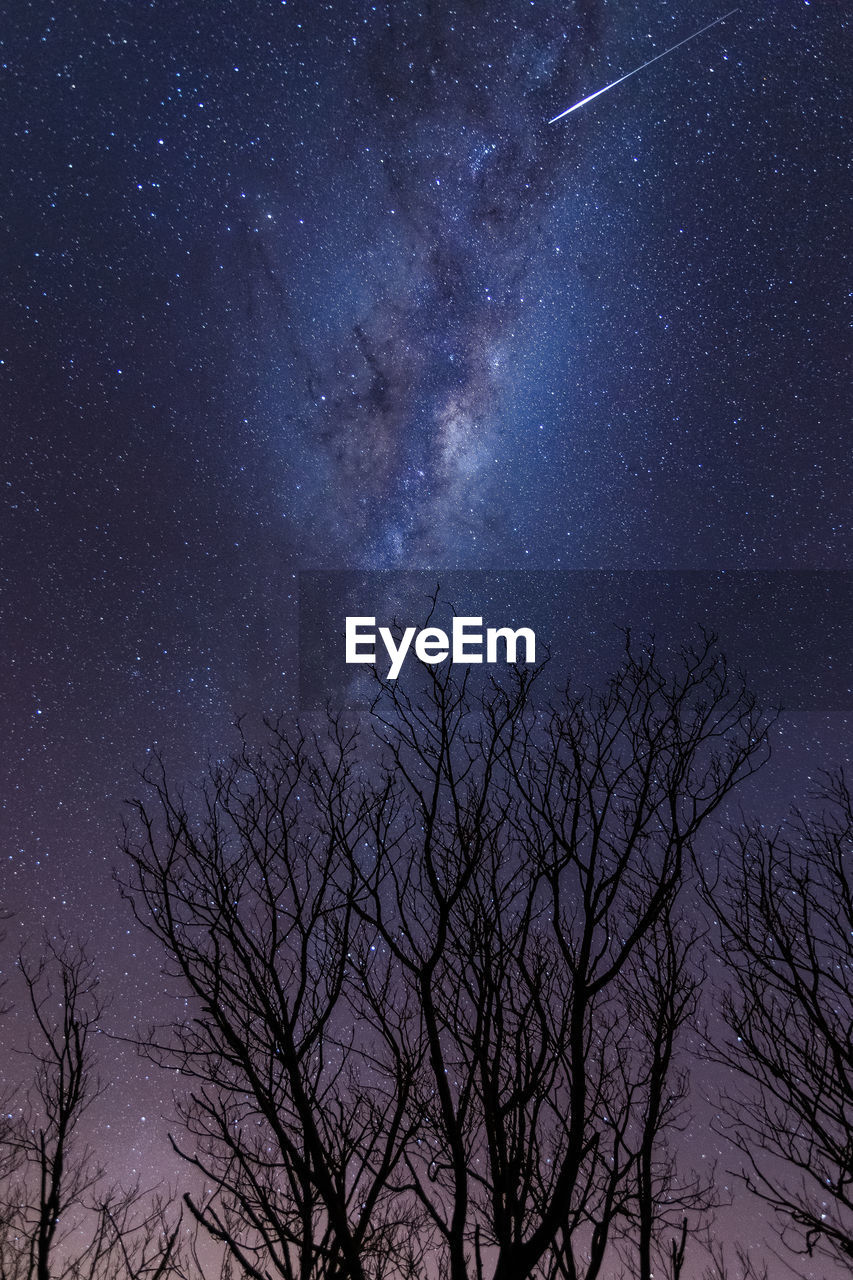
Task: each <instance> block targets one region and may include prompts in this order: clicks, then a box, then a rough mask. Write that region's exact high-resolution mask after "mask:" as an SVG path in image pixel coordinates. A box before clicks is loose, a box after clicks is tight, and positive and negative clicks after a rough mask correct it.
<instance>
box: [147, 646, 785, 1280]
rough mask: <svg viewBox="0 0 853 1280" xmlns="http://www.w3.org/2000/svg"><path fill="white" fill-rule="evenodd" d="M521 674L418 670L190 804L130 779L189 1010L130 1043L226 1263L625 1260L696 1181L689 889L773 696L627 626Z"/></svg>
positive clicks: (156, 901)
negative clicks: (555, 689)
mask: <svg viewBox="0 0 853 1280" xmlns="http://www.w3.org/2000/svg"><path fill="white" fill-rule="evenodd" d="M533 683H534V681H533V677H532V676H531V675H530V674H529V673H527V672H524V671H521V672H519V673H517V675H516V677H515V679H514V681H511V682H510V683H509V684H508V685H506V686H505V687H501V686H499V685H497V684H494V683H485V684H483V685H480V686H478V687H477V688H476V689H475V688H474V686H473V685H472V683H471V682H470V681H468V680H465V679H463V680H461V681H459V680H457V679H455V678H454V674H453V671H452V669H451V668H450V667H448V668H446V669H445V670H444V671H441V670H438V669H436V668H430V669H429V670H427V671H425V672H423V673H422V682H421V684H420V685H419V686H418V687H417V688H416V689H411V690H406V689H404V688H403V687H402V686H401V685H400V684H399V683H398V684H393V685H386V686H384V687H382V688H381V689H380V691H379V695H378V697H377V701H376V703H375V704H374V706H373V709H372V712H371V715H370V717H369V720H368V724H367V726H366V728H365V729H364V730H362V731H361V733H360V734H359V733H357V732H356V731H355V730H354V729H348V728H347V727H345V725H344V724H343V722H342V721H339V720H338V721H336V720H334V719H333V720H332V721H331V724H330V726H329V730H328V733H327V734H325V735H324V736H319V737H314V738H311V739H308V738H306V737H305V736H300V735H299V734H296V735H293V734H289V733H288V732H286V731H285V729H284V728H283V727H282V725H280V724H279V725H271V726H269V729H270V735H269V741H268V743H267V745H266V746H265V748H264V749H263V750H262V751H253V750H251V749H250V748H249V747H248V746H247V745H244V747H243V749H242V751H241V752H240V753H239V754H238V756H237V757H236V758H235V759H234V760H233V761H231V762H230V763H229V764H227V765H225V766H223V767H219V768H216V769H214V770H213V771H212V774H211V777H210V778H209V780H208V783H207V785H206V787H205V788H204V790H203V792H202V793H201V795H200V796H197V797H195V798H193V797H190V798H189V799H188V798H187V797H186V796H184V795H182V794H181V793H180V792H178V791H176V789H175V788H174V787H172V786H171V784H170V783H169V781H168V778H167V776H166V773H165V770H164V769H163V767H162V765H160V764H158V765H157V766H156V767H155V768H154V769H153V770H152V771H150V772H149V774H148V782H149V785H150V788H151V793H150V796H149V798H148V799H147V800H141V801H139V802H137V804H136V805H135V812H136V821H135V823H134V825H133V827H132V829H131V830H130V831H129V832H128V837H127V841H126V848H127V853H128V855H129V857H130V859H131V867H132V871H131V874H130V875H129V877H128V880H127V882H126V885H125V892H126V893H127V894H128V895H129V896H130V898H131V901H132V902H133V905H134V909H135V911H136V913H137V916H138V918H139V919H140V921H141V922H142V924H143V925H144V926H145V927H146V928H147V929H148V930H149V931H150V932H151V933H152V934H154V936H155V937H157V938H158V939H159V940H160V942H161V943H162V944H163V945H164V947H165V950H166V953H167V955H168V957H169V972H171V973H172V974H174V975H175V976H176V978H178V980H179V982H180V984H181V985H182V987H183V989H184V990H185V991H187V992H188V995H189V999H190V1004H189V1006H188V1014H187V1017H186V1018H185V1019H183V1020H182V1021H179V1022H178V1023H176V1024H175V1025H174V1026H172V1027H170V1028H162V1029H160V1030H159V1031H153V1032H152V1034H151V1035H150V1036H149V1037H146V1042H147V1048H148V1052H149V1053H151V1054H152V1055H153V1056H154V1057H155V1059H156V1060H158V1061H159V1062H161V1063H162V1064H163V1065H166V1066H169V1067H171V1068H174V1067H178V1068H179V1069H180V1071H181V1073H182V1076H183V1078H184V1079H185V1080H186V1081H187V1083H188V1085H189V1088H188V1091H187V1093H186V1094H185V1095H184V1096H183V1098H182V1100H181V1104H180V1106H181V1118H182V1120H183V1123H184V1127H185V1130H186V1134H187V1137H186V1138H185V1139H184V1140H183V1141H180V1140H176V1146H177V1147H178V1149H179V1150H180V1151H181V1152H182V1154H184V1155H185V1157H186V1158H187V1159H188V1160H189V1161H190V1162H191V1163H193V1164H194V1165H196V1166H197V1167H198V1168H199V1169H200V1170H202V1171H203V1173H204V1174H205V1177H206V1180H207V1182H208V1185H209V1186H210V1187H211V1188H212V1190H211V1192H210V1194H209V1195H208V1196H207V1197H206V1198H205V1199H204V1200H202V1201H198V1200H196V1199H195V1198H192V1197H188V1200H187V1202H188V1204H189V1206H190V1208H191V1210H192V1212H193V1213H194V1215H195V1216H196V1217H197V1219H198V1221H199V1222H200V1223H202V1224H203V1225H204V1227H205V1228H206V1229H207V1230H208V1232H210V1234H211V1235H213V1236H214V1237H215V1238H216V1239H218V1240H220V1241H222V1242H223V1243H224V1244H225V1245H226V1246H227V1248H228V1249H229V1250H230V1251H231V1254H232V1256H233V1257H234V1258H235V1259H236V1260H237V1261H238V1263H239V1265H240V1266H241V1267H242V1268H243V1269H244V1271H245V1273H246V1274H247V1275H250V1276H254V1277H258V1278H259V1280H260V1278H261V1277H264V1278H265V1277H267V1276H272V1275H277V1276H281V1277H284V1278H285V1280H296V1278H297V1277H299V1280H309V1278H310V1280H314V1278H317V1280H319V1278H320V1277H323V1278H326V1277H329V1278H335V1280H337V1277H341V1278H343V1277H346V1278H348V1280H363V1278H365V1277H371V1278H372V1277H376V1278H377V1280H378V1278H379V1277H385V1276H387V1277H391V1276H392V1275H393V1276H394V1277H397V1276H407V1275H411V1276H415V1275H423V1274H424V1269H425V1267H426V1266H427V1265H428V1264H429V1265H431V1266H432V1267H433V1268H434V1269H435V1270H436V1273H437V1274H438V1275H441V1276H446V1277H448V1280H471V1278H472V1277H476V1278H477V1280H480V1278H481V1277H484V1276H486V1275H489V1276H490V1277H492V1280H510V1278H511V1280H523V1278H524V1277H527V1276H541V1277H554V1278H556V1277H559V1276H566V1277H579V1276H584V1277H586V1280H593V1278H594V1277H595V1276H597V1275H598V1274H599V1273H600V1271H601V1268H602V1266H603V1264H604V1260H605V1257H606V1255H607V1251H608V1249H609V1248H611V1247H616V1246H620V1245H622V1246H626V1247H627V1244H626V1242H627V1241H628V1240H629V1238H634V1239H636V1238H639V1239H640V1241H641V1244H640V1251H639V1256H640V1262H639V1267H640V1274H641V1275H643V1276H646V1275H647V1274H650V1268H651V1265H652V1258H653V1256H654V1252H655V1250H656V1249H658V1248H669V1245H668V1243H667V1241H668V1239H669V1235H670V1234H671V1231H670V1228H672V1226H673V1224H675V1226H676V1229H680V1223H681V1217H682V1214H683V1212H684V1211H685V1210H687V1209H694V1208H697V1207H700V1206H701V1204H702V1203H703V1202H704V1188H701V1187H699V1185H698V1184H697V1183H696V1181H695V1180H694V1179H693V1178H692V1177H689V1176H688V1177H687V1178H686V1179H684V1180H683V1179H682V1176H681V1174H680V1172H679V1171H678V1169H677V1168H676V1165H675V1161H674V1157H673V1155H672V1152H671V1151H670V1150H669V1149H668V1148H667V1143H666V1135H667V1132H668V1130H670V1129H671V1128H672V1126H673V1125H675V1124H677V1123H679V1119H678V1113H679V1106H680V1105H681V1103H682V1100H683V1095H684V1078H683V1076H682V1075H680V1073H679V1067H678V1065H677V1039H678V1032H679V1029H680V1027H681V1025H682V1024H683V1023H684V1021H685V1020H686V1019H688V1018H689V1017H690V1016H692V1012H693V1008H694V1003H695V981H694V980H693V979H691V978H686V977H685V975H686V974H687V971H688V964H687V959H688V957H687V949H686V946H685V943H684V935H683V930H682V928H681V926H680V925H679V923H678V916H679V907H678V900H679V892H680V889H681V886H682V883H683V879H684V876H685V873H686V869H687V867H688V865H689V854H690V852H691V849H692V847H693V845H694V842H695V840H696V837H697V835H698V834H699V832H700V830H701V829H702V828H703V826H704V825H705V823H706V822H707V821H708V819H709V818H710V817H711V815H712V814H713V813H714V812H715V810H716V809H717V808H718V807H719V805H720V804H721V802H722V801H723V800H724V798H725V797H726V796H727V795H728V794H729V792H730V791H731V790H732V788H733V787H735V786H736V785H737V784H738V783H739V782H740V781H741V780H742V779H743V778H745V777H747V776H748V775H749V774H750V773H751V772H752V771H753V770H754V769H755V768H757V767H758V765H759V764H760V762H761V761H762V760H763V758H764V755H765V751H766V739H765V734H766V728H767V720H766V719H765V718H764V717H762V715H761V714H760V713H759V711H758V710H757V708H756V706H755V704H754V702H753V700H752V699H751V698H750V697H749V696H748V694H747V693H746V691H745V690H744V688H743V686H742V684H741V683H740V682H739V681H738V680H736V679H734V678H733V676H732V674H731V673H730V671H729V670H728V668H727V666H726V664H725V662H724V660H723V659H722V658H721V657H720V655H719V654H718V653H717V652H716V650H715V648H714V645H713V643H712V641H711V640H710V639H705V640H703V642H702V643H701V644H700V645H699V646H697V647H695V648H691V649H686V650H684V651H683V652H682V653H681V654H680V655H679V657H678V658H677V660H676V661H675V662H674V663H673V664H672V670H671V671H669V672H667V671H665V670H664V669H663V667H662V664H661V663H660V662H659V660H658V657H657V655H656V654H655V652H654V650H653V649H649V650H644V651H637V649H636V648H635V647H634V646H632V645H631V644H630V641H629V642H628V643H627V645H626V651H625V656H624V661H623V663H622V665H621V666H620V668H619V670H618V671H617V672H616V674H615V675H614V676H613V677H612V679H611V680H610V682H609V683H608V685H607V686H606V688H605V690H604V691H603V693H601V694H594V693H591V692H590V693H586V694H580V695H575V694H573V693H572V692H571V691H568V692H567V693H566V695H565V696H564V698H563V699H562V700H561V701H559V702H558V703H557V704H556V705H555V706H554V707H553V708H551V709H550V710H547V709H543V708H539V707H537V705H536V703H535V700H534V698H533V695H532V688H533ZM651 975H653V977H652V979H651V980H650V976H651ZM665 1232H666V1233H668V1234H667V1237H666V1240H664V1235H663V1233H665ZM677 1254H678V1246H676V1249H675V1251H674V1253H673V1257H675V1256H676V1255H677Z"/></svg>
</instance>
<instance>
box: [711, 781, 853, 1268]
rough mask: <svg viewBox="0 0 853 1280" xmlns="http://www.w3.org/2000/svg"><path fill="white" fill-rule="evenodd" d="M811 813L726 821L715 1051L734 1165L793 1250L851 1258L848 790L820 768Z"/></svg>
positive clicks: (717, 900)
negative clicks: (744, 823)
mask: <svg viewBox="0 0 853 1280" xmlns="http://www.w3.org/2000/svg"><path fill="white" fill-rule="evenodd" d="M818 803H819V804H820V805H822V806H823V808H822V811H821V812H819V813H816V814H814V813H813V814H804V813H799V812H798V813H796V814H795V815H794V817H793V818H792V820H791V821H790V822H789V823H787V824H786V825H785V826H784V827H783V828H782V829H781V830H778V831H773V832H767V831H765V830H764V828H763V827H762V826H760V825H758V824H754V825H751V826H748V827H745V828H744V829H743V830H741V831H740V832H739V833H738V834H737V838H736V840H735V843H734V846H733V848H732V850H731V851H730V854H731V856H730V858H729V862H728V872H727V874H726V875H725V877H724V879H723V880H722V882H720V883H718V884H715V885H711V886H709V893H710V897H711V901H712V903H713V905H714V908H715V911H716V913H717V916H718V919H719V921H720V924H721V946H722V953H723V957H724V959H725V961H726V963H727V965H728V970H727V972H728V977H729V983H730V985H729V987H728V989H727V991H726V993H725V997H724V999H723V1003H722V1012H723V1015H724V1018H725V1020H726V1023H727V1024H728V1027H729V1029H730V1032H731V1034H730V1036H729V1038H728V1040H727V1041H726V1043H725V1044H724V1045H723V1046H721V1047H720V1048H719V1049H718V1051H717V1053H716V1057H717V1058H718V1060H719V1061H721V1062H723V1063H725V1064H727V1065H729V1066H731V1067H733V1068H734V1069H735V1070H736V1071H737V1072H738V1073H739V1075H740V1079H741V1082H742V1085H741V1087H740V1088H739V1089H737V1090H735V1091H732V1092H730V1093H729V1095H728V1096H727V1097H726V1098H725V1099H724V1106H725V1114H727V1116H728V1120H729V1123H728V1124H726V1125H725V1132H726V1133H727V1134H728V1135H729V1137H730V1138H731V1139H732V1141H733V1142H734V1144H735V1146H736V1147H737V1148H738V1149H739V1151H740V1152H741V1153H742V1155H743V1157H744V1163H743V1166H742V1170H741V1173H742V1176H743V1178H744V1180H745V1182H746V1185H747V1186H748V1187H749V1189H750V1190H751V1191H753V1192H754V1193H755V1194H756V1195H757V1196H758V1197H759V1198H760V1199H761V1200H763V1201H764V1202H765V1203H766V1204H768V1205H770V1206H771V1207H772V1208H773V1209H775V1210H777V1212H778V1213H779V1215H780V1217H781V1219H782V1223H783V1240H784V1242H785V1243H786V1245H787V1246H789V1248H790V1249H791V1250H793V1251H794V1252H795V1253H799V1254H805V1255H808V1256H811V1255H823V1256H827V1257H831V1258H834V1259H836V1260H840V1261H842V1262H844V1263H845V1264H846V1265H847V1266H849V1265H850V1262H851V1260H853V1037H851V1027H853V868H851V859H852V858H853V796H851V790H850V786H849V784H848V782H847V780H846V779H845V777H844V776H843V774H842V773H838V774H835V775H832V776H830V777H829V778H828V779H827V781H826V786H825V788H824V789H823V791H822V792H821V793H820V796H819V797H818Z"/></svg>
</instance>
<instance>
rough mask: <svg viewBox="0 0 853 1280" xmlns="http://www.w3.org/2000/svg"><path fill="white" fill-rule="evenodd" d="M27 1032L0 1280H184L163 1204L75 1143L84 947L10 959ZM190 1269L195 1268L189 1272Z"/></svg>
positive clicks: (12, 1105) (0, 1233)
mask: <svg viewBox="0 0 853 1280" xmlns="http://www.w3.org/2000/svg"><path fill="white" fill-rule="evenodd" d="M18 968H19V970H20V972H21V974H22V977H23V982H24V986H25V989H26V992H27V996H28V1001H29V1008H30V1013H31V1015H32V1019H33V1022H34V1032H33V1034H32V1035H31V1037H30V1042H29V1047H28V1050H27V1052H26V1054H25V1055H24V1059H23V1062H24V1067H25V1068H26V1070H25V1072H24V1075H25V1079H24V1082H23V1085H22V1087H21V1089H19V1090H18V1092H17V1096H16V1095H15V1094H14V1093H13V1094H12V1095H11V1097H10V1099H8V1100H7V1109H6V1119H7V1123H6V1125H5V1127H4V1129H3V1131H2V1133H0V1277H2V1280H169V1278H173V1280H187V1277H188V1276H189V1275H190V1274H191V1271H190V1261H189V1259H188V1257H187V1251H186V1249H185V1248H182V1247H181V1244H180V1241H179V1226H180V1222H179V1220H178V1221H175V1220H174V1215H173V1214H171V1215H170V1212H169V1208H168V1205H167V1203H166V1201H165V1199H164V1198H157V1197H153V1198H152V1197H149V1196H145V1195H143V1194H142V1193H141V1192H140V1190H139V1188H133V1189H130V1190H123V1189H122V1188H120V1187H119V1186H117V1185H116V1184H114V1183H108V1182H107V1181H106V1180H105V1175H104V1170H103V1168H102V1167H101V1165H100V1164H99V1163H98V1162H97V1160H96V1158H95V1155H94V1152H93V1151H92V1149H91V1147H90V1146H89V1145H88V1143H87V1142H86V1141H85V1140H84V1139H83V1138H82V1136H81V1121H82V1120H83V1117H84V1116H85V1115H86V1112H87V1111H88V1109H89V1108H90V1106H91V1105H92V1104H93V1102H94V1101H95V1099H96V1098H97V1097H98V1096H99V1095H100V1093H101V1091H102V1090H101V1085H100V1083H99V1081H98V1079H97V1076H96V1074H95V1070H94V1055H93V1049H92V1037H93V1034H94V1033H95V1031H96V1029H97V1026H98V1023H99V1020H100V1018H101V1015H102V1013H103V1009H104V1004H103V1000H102V995H101V988H100V982H99V979H98V977H97V974H96V971H95V967H94V964H93V963H92V961H91V960H90V959H89V957H88V956H87V954H86V951H85V948H83V947H82V946H80V945H78V944H74V943H73V942H71V941H69V940H62V941H60V942H54V941H52V940H51V939H49V938H45V939H44V941H43V943H42V948H41V951H40V953H39V954H38V956H37V957H36V958H32V957H31V955H29V954H23V955H21V956H19V958H18ZM193 1274H194V1273H193Z"/></svg>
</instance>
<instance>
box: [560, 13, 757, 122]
mask: <svg viewBox="0 0 853 1280" xmlns="http://www.w3.org/2000/svg"><path fill="white" fill-rule="evenodd" d="M737 11H738V10H737V9H729V11H728V13H724V14H723V16H722V17H721V18H715V19H714V21H713V22H709V23H708V24H707V26H705V27H700V28H699V30H698V31H694V32H693V34H692V35H689V36H685V37H684V39H683V40H679V42H678V44H674V45H671V46H670V47H669V49H664V51H663V53H656V54H655V56H654V57H653V58H649V60H648V62H644V63H643V64H642V66H639V67H634V70H633V71H626V72H625V74H624V76H620V77H619V79H618V80H614V81H612V83H611V84H606V85H605V86H604V88H603V89H596V91H595V93H591V94H589V96H588V97H586V98H581V100H580V102H576V103H575V105H574V106H573V107H566V109H565V111H561V112H560V114H559V115H558V116H554V117H553V119H551V120H549V121H548V123H549V124H556V123H557V121H558V120H562V119H563V117H564V116H568V115H571V113H572V112H573V111H577V109H578V107H585V106H586V104H587V103H588V102H592V100H593V98H600V97H601V95H602V94H603V93H606V92H607V90H608V89H615V88H616V86H617V84H621V83H622V81H623V80H629V79H630V78H631V76H635V75H636V74H637V72H638V71H644V70H645V69H646V67H650V66H651V65H652V63H653V62H657V61H658V59H659V58H665V57H666V55H667V54H668V53H674V52H675V50H676V49H680V48H681V46H682V45H683V44H687V42H688V40H695V39H696V37H697V36H701V35H702V33H703V32H705V31H710V30H711V27H716V25H717V23H719V22H725V20H726V18H730V17H731V16H732V14H733V13H737Z"/></svg>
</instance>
